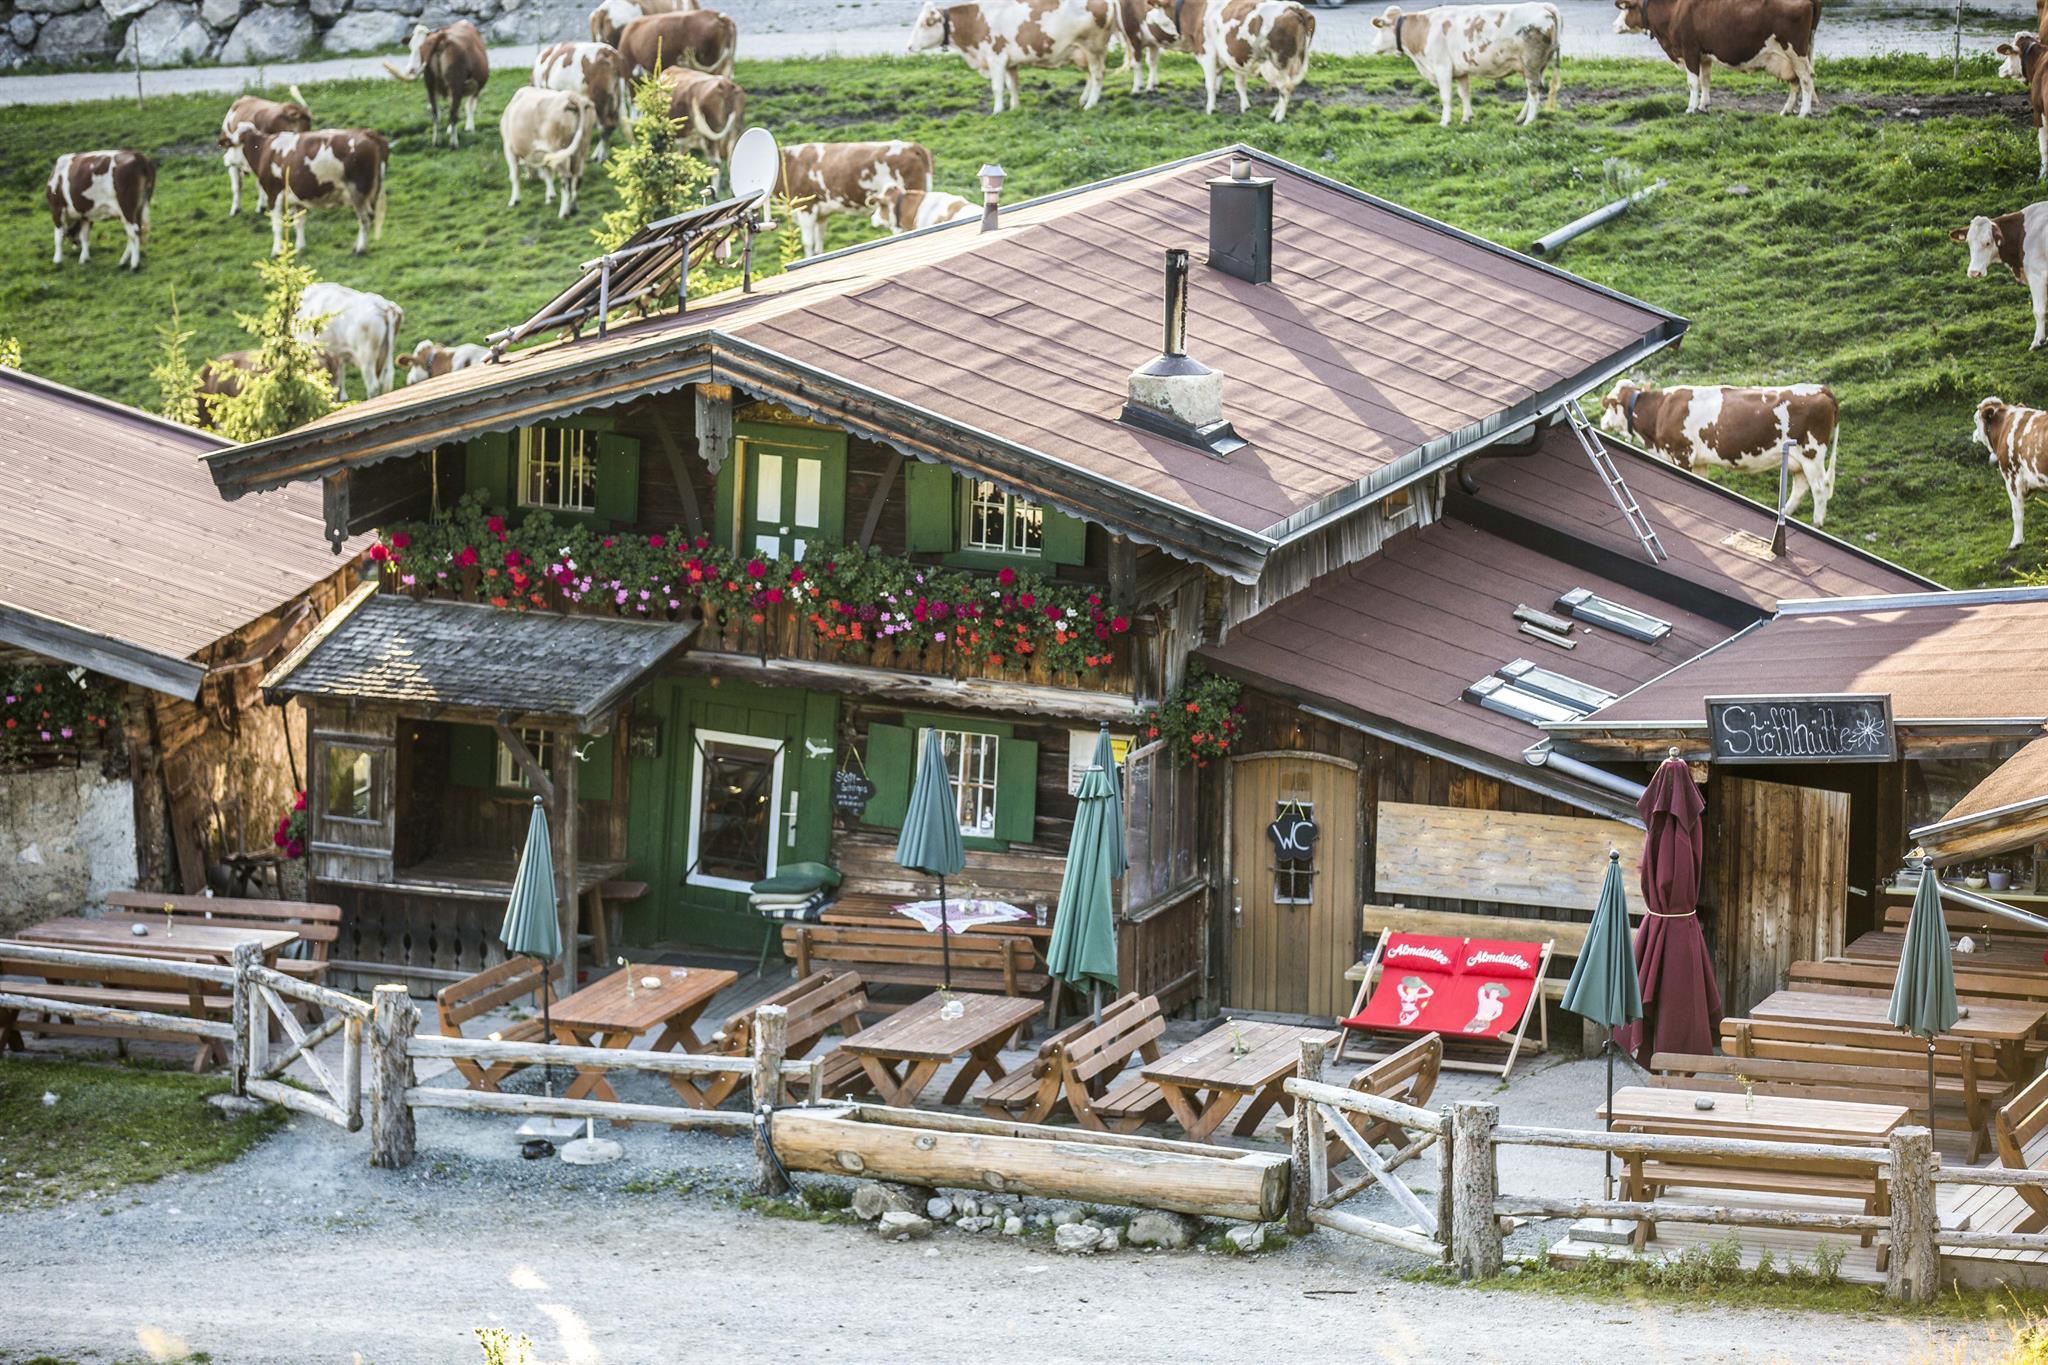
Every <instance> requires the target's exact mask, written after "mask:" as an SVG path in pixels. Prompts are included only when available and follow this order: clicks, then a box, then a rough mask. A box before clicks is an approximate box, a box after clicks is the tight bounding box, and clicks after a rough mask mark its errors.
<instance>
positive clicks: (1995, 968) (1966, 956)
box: [1842, 929, 2048, 976]
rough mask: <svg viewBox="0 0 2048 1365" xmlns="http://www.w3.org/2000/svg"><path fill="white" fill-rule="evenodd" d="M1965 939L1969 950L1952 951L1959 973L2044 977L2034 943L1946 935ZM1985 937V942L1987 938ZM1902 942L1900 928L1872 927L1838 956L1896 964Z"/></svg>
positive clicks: (2045, 966)
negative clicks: (1971, 972) (2013, 974)
mask: <svg viewBox="0 0 2048 1365" xmlns="http://www.w3.org/2000/svg"><path fill="white" fill-rule="evenodd" d="M1965 938H1968V939H1970V940H1971V941H1972V943H1971V947H1972V951H1970V952H1967V953H1965V952H1961V951H1958V952H1956V954H1955V964H1956V970H1957V971H1959V972H1966V971H1980V972H2011V973H2015V974H2018V975H2023V976H2048V961H2044V960H2043V958H2042V954H2041V949H2040V946H2039V945H2038V944H2029V943H2027V942H2024V941H2022V940H2020V939H2017V938H2005V937H2001V936H2000V935H1998V934H1996V933H1992V934H1988V935H1987V934H1982V933H1978V934H1966V933H1955V932H1951V933H1950V934H1949V941H1950V942H1951V944H1953V943H1956V942H1959V941H1961V940H1962V939H1965ZM1987 940H1988V941H1987ZM1905 941H1906V935H1905V932H1904V931H1903V930H1898V929H1872V930H1871V931H1870V932H1869V933H1866V934H1859V935H1857V936H1856V937H1855V938H1854V939H1851V940H1850V941H1849V943H1848V945H1847V946H1846V947H1844V948H1843V949H1842V956H1843V957H1845V958H1847V959H1848V960H1849V961H1851V962H1882V963H1884V964H1885V965H1886V966H1896V965H1897V964H1898V961H1899V950H1900V948H1901V946H1902V945H1903V944H1904V943H1905Z"/></svg>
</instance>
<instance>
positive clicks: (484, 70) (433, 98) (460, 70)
mask: <svg viewBox="0 0 2048 1365" xmlns="http://www.w3.org/2000/svg"><path fill="white" fill-rule="evenodd" d="M384 69H385V70H386V71H389V72H390V73H391V74H392V75H394V76H396V77H398V78H399V79H400V80H402V81H416V80H419V79H420V78H421V77H422V76H424V77H425V78H426V82H427V120H428V123H429V124H430V125H431V127H432V129H433V133H432V136H431V137H430V138H429V141H430V142H431V143H433V144H434V145H437V146H438V145H439V143H440V141H441V102H442V101H443V100H446V101H447V102H448V145H449V146H450V147H453V146H455V145H456V141H455V118H456V115H458V114H460V115H461V116H462V121H463V127H465V128H467V129H468V130H469V131H470V132H472V133H473V132H475V131H476V101H477V97H478V96H479V95H481V94H482V93H483V90H484V82H486V81H488V80H489V79H490V78H491V57H490V54H489V53H488V52H486V51H485V50H484V36H483V34H481V33H478V32H477V31H476V25H475V24H472V23H470V22H469V20H467V19H458V20H456V21H455V22H454V23H452V24H450V25H448V27H446V28H436V29H429V28H428V27H427V26H426V25H425V24H415V25H413V30H412V56H411V57H410V58H409V59H407V61H406V64H405V69H404V70H403V71H401V70H399V69H398V68H397V67H395V66H393V65H392V64H391V63H389V62H386V63H384Z"/></svg>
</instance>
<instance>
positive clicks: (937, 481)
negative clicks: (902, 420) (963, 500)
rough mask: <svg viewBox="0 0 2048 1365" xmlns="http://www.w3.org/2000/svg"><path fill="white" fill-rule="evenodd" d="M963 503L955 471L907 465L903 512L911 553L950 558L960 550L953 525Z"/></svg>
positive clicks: (917, 463)
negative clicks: (953, 552)
mask: <svg viewBox="0 0 2048 1365" xmlns="http://www.w3.org/2000/svg"><path fill="white" fill-rule="evenodd" d="M959 502H960V499H959V495H958V494H957V492H956V491H955V489H954V480H953V471H952V470H950V469H948V468H946V467H945V466H944V465H941V464H926V463H925V462H924V461H923V460H906V461H904V464H903V511H904V520H905V522H906V524H907V526H908V528H909V530H908V534H907V536H906V537H905V538H906V540H907V542H908V544H907V546H906V548H907V549H908V550H909V552H910V553H912V554H920V553H924V552H931V553H935V554H947V553H950V552H951V551H953V550H956V549H958V548H959V544H960V542H959V531H958V529H957V528H956V526H955V525H954V521H953V518H954V514H955V513H956V511H957V510H958V507H959Z"/></svg>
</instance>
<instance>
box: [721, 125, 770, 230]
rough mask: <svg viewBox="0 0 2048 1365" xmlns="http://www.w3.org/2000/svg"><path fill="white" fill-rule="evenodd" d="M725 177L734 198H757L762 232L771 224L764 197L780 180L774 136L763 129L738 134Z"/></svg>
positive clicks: (748, 130) (765, 197) (752, 129)
mask: <svg viewBox="0 0 2048 1365" xmlns="http://www.w3.org/2000/svg"><path fill="white" fill-rule="evenodd" d="M726 175H727V176H728V178H729V179H730V180H731V182H732V192H733V195H734V197H735V198H742V199H758V200H759V201H760V211H761V223H760V226H761V228H762V230H763V231H767V230H769V229H772V228H773V227H774V226H775V224H774V223H772V222H770V221H769V220H768V197H769V196H770V195H772V194H774V193H775V184H776V182H777V181H779V180H780V179H782V152H781V151H780V149H778V148H777V147H776V145H775V135H774V134H773V133H770V132H769V131H768V130H767V129H766V128H749V129H747V131H746V132H744V133H741V134H740V140H739V143H738V145H736V146H735V147H734V148H733V149H732V164H731V167H730V169H728V170H727V172H726Z"/></svg>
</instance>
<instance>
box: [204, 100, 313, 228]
mask: <svg viewBox="0 0 2048 1365" xmlns="http://www.w3.org/2000/svg"><path fill="white" fill-rule="evenodd" d="M244 128H254V129H255V130H256V131H257V132H259V133H265V134H268V133H310V132H312V131H313V114H312V111H311V110H310V109H308V108H307V106H306V97H305V96H304V95H301V94H300V93H299V87H297V86H296V85H295V86H293V87H292V97H291V98H290V99H288V100H267V99H264V98H263V97H262V96H260V95H244V96H242V97H241V98H240V99H238V100H236V101H235V102H234V103H233V104H231V105H229V106H228V112H227V117H225V118H223V119H222V120H221V121H220V144H219V145H220V147H221V149H222V150H221V154H220V159H221V160H222V161H223V162H224V163H226V165H227V168H228V188H229V189H230V190H231V191H232V192H233V195H234V200H233V202H232V203H230V204H229V205H228V217H230V218H232V217H234V216H235V215H236V214H238V213H240V212H241V211H242V177H243V176H244V175H247V174H248V173H249V166H248V163H247V162H245V161H243V160H242V144H241V135H242V129H244ZM256 207H257V208H259V209H266V210H267V209H268V208H269V207H270V204H269V202H268V201H267V200H265V199H264V198H263V197H262V190H261V188H260V187H259V188H258V190H257V198H256Z"/></svg>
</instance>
